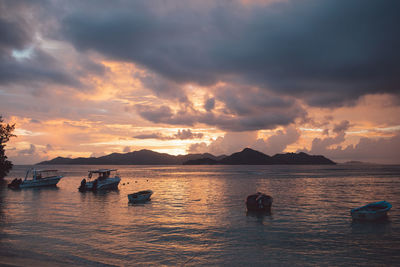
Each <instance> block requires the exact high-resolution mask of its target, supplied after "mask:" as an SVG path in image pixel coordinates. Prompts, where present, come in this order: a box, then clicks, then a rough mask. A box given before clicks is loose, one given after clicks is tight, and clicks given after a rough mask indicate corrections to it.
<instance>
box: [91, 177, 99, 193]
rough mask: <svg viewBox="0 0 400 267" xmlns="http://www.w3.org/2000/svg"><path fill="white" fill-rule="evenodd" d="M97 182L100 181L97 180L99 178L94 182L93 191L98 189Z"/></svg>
mask: <svg viewBox="0 0 400 267" xmlns="http://www.w3.org/2000/svg"><path fill="white" fill-rule="evenodd" d="M97 183H98V180H97V179H96V180H94V182H93V187H92V191H93V192H96V191H97Z"/></svg>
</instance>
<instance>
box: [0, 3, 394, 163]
mask: <svg viewBox="0 0 400 267" xmlns="http://www.w3.org/2000/svg"><path fill="white" fill-rule="evenodd" d="M72 2H74V1H72ZM72 2H70V1H65V2H62V3H59V2H57V1H45V2H44V3H41V4H39V3H36V2H30V1H18V4H17V3H16V2H13V1H5V2H1V4H0V11H1V15H0V29H4V34H3V32H2V36H1V37H0V38H1V40H0V59H1V60H0V107H1V110H0V115H2V116H3V118H4V120H5V122H7V123H12V124H13V123H15V124H16V130H15V134H16V135H17V137H16V138H13V139H11V140H10V142H9V143H8V144H7V147H6V149H7V155H8V157H9V158H10V159H11V160H12V161H13V162H14V163H15V164H31V163H37V162H39V161H42V160H46V159H52V158H55V157H57V156H62V157H90V156H93V157H97V156H102V155H106V154H110V153H114V152H119V153H126V152H131V151H136V150H140V149H150V150H153V151H157V152H162V153H169V154H174V155H178V154H187V153H205V152H209V153H212V154H214V155H221V154H227V155H228V154H231V153H233V152H237V151H240V150H242V149H243V148H245V147H251V148H254V149H256V150H259V151H261V152H264V153H266V154H269V155H273V154H276V153H282V152H299V151H305V152H307V153H310V154H322V155H325V156H326V157H328V158H331V159H332V160H334V161H337V162H345V161H350V160H360V161H366V162H376V163H400V152H399V151H400V115H399V114H400V105H399V103H400V99H399V92H400V91H399V82H400V80H399V77H400V75H399V69H400V67H399V62H400V61H399V53H398V51H397V50H398V45H399V44H400V41H399V36H400V34H399V30H398V25H395V23H394V24H393V21H394V20H395V19H393V20H391V13H390V12H389V13H385V12H384V11H382V12H381V13H379V14H385V16H384V17H382V18H377V19H376V20H377V21H380V24H379V25H376V24H374V23H375V22H374V21H373V20H371V19H370V18H369V16H374V13H373V11H374V10H376V9H379V8H382V10H383V9H385V5H382V6H375V3H374V2H373V1H367V2H365V3H363V4H362V5H361V6H359V5H357V4H355V3H351V4H350V3H349V4H346V7H343V6H342V4H341V3H342V2H341V3H337V4H332V3H331V4H330V5H327V6H328V7H326V6H324V5H323V4H321V5H317V4H315V3H314V2H316V1H291V0H284V1H278V0H274V1H260V0H257V1H248V0H246V1H244V0H238V1H232V2H230V3H229V4H226V6H225V7H224V8H221V7H220V5H219V4H218V3H214V1H204V2H203V1H189V2H187V3H185V4H184V5H178V4H176V5H175V4H172V2H170V1H167V2H163V1H155V2H154V1H151V2H148V3H147V2H146V3H140V2H138V3H136V2H131V3H125V2H124V1H121V2H119V1H115V2H114V1H113V3H106V2H104V3H102V4H99V5H98V6H92V5H91V4H90V3H80V4H79V5H74V4H73V3H72ZM344 8H345V9H346V10H347V12H346V13H345V14H342V10H343V9H344ZM360 9H361V11H360ZM238 10H240V11H241V12H238ZM361 13H362V14H365V16H361V15H360V14H361ZM374 18H375V16H374ZM397 20H398V19H397ZM343 21H344V23H345V25H343V23H340V22H343ZM346 23H352V25H351V27H349V25H348V24H346ZM383 29H384V30H383ZM352 31H354V32H357V33H358V34H357V35H354V34H353V32H352ZM382 32H384V33H382ZM388 40H389V41H388ZM349 43H351V44H352V45H347V44H349ZM344 44H346V45H344Z"/></svg>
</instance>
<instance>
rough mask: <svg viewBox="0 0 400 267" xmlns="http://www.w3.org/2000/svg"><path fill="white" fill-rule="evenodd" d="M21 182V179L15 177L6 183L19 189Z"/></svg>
mask: <svg viewBox="0 0 400 267" xmlns="http://www.w3.org/2000/svg"><path fill="white" fill-rule="evenodd" d="M21 184H22V179H17V178H15V179H14V180H12V181H11V183H9V184H8V188H13V189H19V186H20V185H21Z"/></svg>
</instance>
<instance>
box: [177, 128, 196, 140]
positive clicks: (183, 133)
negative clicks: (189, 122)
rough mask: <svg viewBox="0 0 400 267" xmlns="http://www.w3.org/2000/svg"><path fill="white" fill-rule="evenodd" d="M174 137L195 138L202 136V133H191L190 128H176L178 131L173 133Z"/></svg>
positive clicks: (182, 138)
mask: <svg viewBox="0 0 400 267" xmlns="http://www.w3.org/2000/svg"><path fill="white" fill-rule="evenodd" d="M175 137H176V138H177V139H181V140H186V139H195V138H202V137H203V134H202V133H192V131H191V130H190V129H187V130H185V129H183V130H178V133H177V134H175Z"/></svg>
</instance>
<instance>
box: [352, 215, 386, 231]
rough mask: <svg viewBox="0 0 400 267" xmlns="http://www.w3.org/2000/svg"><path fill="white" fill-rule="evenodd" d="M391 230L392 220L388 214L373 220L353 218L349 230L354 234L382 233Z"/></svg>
mask: <svg viewBox="0 0 400 267" xmlns="http://www.w3.org/2000/svg"><path fill="white" fill-rule="evenodd" d="M391 231H392V222H391V220H390V218H389V216H386V217H384V218H381V219H379V220H375V221H360V220H353V221H352V222H351V232H352V234H356V235H384V234H390V233H391Z"/></svg>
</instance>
